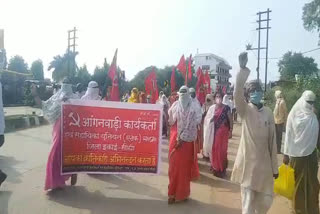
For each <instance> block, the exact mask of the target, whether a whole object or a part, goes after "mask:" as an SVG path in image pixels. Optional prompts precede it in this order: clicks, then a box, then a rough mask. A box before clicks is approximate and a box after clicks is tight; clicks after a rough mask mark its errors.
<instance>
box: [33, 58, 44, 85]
mask: <svg viewBox="0 0 320 214" xmlns="http://www.w3.org/2000/svg"><path fill="white" fill-rule="evenodd" d="M30 71H31V73H32V75H33V78H34V79H36V80H44V73H43V63H42V61H41V60H40V59H38V60H36V61H34V62H33V63H32V65H31V68H30Z"/></svg>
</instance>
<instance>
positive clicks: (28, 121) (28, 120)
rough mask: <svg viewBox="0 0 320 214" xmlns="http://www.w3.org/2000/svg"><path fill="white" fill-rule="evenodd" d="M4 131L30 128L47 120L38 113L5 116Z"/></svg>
mask: <svg viewBox="0 0 320 214" xmlns="http://www.w3.org/2000/svg"><path fill="white" fill-rule="evenodd" d="M5 124H6V128H5V133H7V132H13V131H16V130H21V129H27V128H32V127H36V126H40V125H46V124H48V122H47V121H46V120H45V119H44V118H43V116H38V115H14V116H8V117H6V118H5Z"/></svg>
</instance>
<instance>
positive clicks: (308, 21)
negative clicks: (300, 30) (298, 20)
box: [302, 0, 320, 32]
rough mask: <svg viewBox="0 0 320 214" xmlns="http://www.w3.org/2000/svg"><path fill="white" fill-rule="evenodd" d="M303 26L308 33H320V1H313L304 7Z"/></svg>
mask: <svg viewBox="0 0 320 214" xmlns="http://www.w3.org/2000/svg"><path fill="white" fill-rule="evenodd" d="M302 20H303V26H304V28H305V29H306V30H308V31H313V30H316V31H317V32H319V31H320V0H313V1H311V2H309V3H306V4H305V5H304V7H303V15H302Z"/></svg>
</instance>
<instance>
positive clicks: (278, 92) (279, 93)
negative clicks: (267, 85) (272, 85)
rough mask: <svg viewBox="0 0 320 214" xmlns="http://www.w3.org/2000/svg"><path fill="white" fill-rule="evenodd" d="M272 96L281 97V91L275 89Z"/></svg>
mask: <svg viewBox="0 0 320 214" xmlns="http://www.w3.org/2000/svg"><path fill="white" fill-rule="evenodd" d="M274 96H275V97H276V99H279V98H281V97H282V91H280V90H276V91H275V92H274Z"/></svg>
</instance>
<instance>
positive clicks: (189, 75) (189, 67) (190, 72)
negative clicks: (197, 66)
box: [188, 54, 192, 81]
mask: <svg viewBox="0 0 320 214" xmlns="http://www.w3.org/2000/svg"><path fill="white" fill-rule="evenodd" d="M191 60H192V54H190V58H189V62H188V79H189V80H190V81H191V80H192V69H191Z"/></svg>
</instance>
